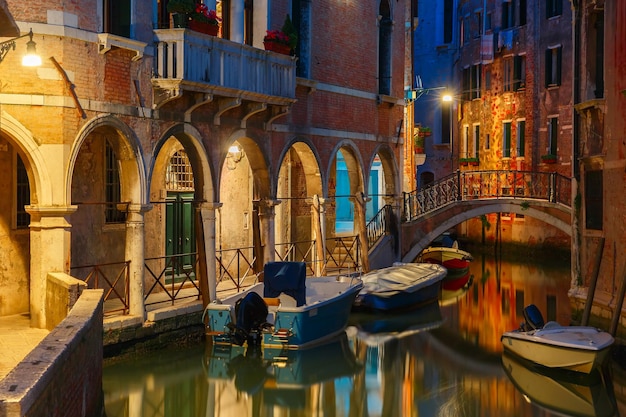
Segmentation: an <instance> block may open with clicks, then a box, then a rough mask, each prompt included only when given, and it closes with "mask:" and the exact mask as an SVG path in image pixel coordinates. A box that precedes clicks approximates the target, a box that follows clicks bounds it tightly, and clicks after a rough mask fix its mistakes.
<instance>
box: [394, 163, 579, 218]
mask: <svg viewBox="0 0 626 417" xmlns="http://www.w3.org/2000/svg"><path fill="white" fill-rule="evenodd" d="M481 199H539V200H545V201H549V202H551V203H555V204H562V205H565V206H567V207H571V178H568V177H565V176H563V175H561V174H557V173H555V172H531V171H463V172H461V171H457V172H456V173H454V174H451V175H448V176H446V177H444V178H442V179H440V180H439V181H437V182H435V183H433V184H429V185H428V186H426V187H424V188H422V189H421V190H415V191H411V192H410V193H404V213H403V220H404V221H413V220H415V219H417V218H418V217H419V216H422V215H424V214H427V213H430V212H433V211H435V210H438V209H440V208H442V207H445V206H447V205H448V204H452V203H455V202H458V201H469V200H481Z"/></svg>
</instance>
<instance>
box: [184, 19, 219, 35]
mask: <svg viewBox="0 0 626 417" xmlns="http://www.w3.org/2000/svg"><path fill="white" fill-rule="evenodd" d="M189 29H191V30H193V31H195V32H200V33H205V34H207V35H211V36H217V33H218V32H219V30H220V26H219V25H214V24H213V23H206V22H198V21H197V20H190V21H189Z"/></svg>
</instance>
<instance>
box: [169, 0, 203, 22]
mask: <svg viewBox="0 0 626 417" xmlns="http://www.w3.org/2000/svg"><path fill="white" fill-rule="evenodd" d="M195 7H196V4H195V2H194V0H169V1H168V2H167V12H168V13H170V14H171V15H172V26H173V27H175V28H186V27H187V23H188V21H189V14H190V13H192V12H193V11H194V8H195Z"/></svg>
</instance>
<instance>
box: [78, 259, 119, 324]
mask: <svg viewBox="0 0 626 417" xmlns="http://www.w3.org/2000/svg"><path fill="white" fill-rule="evenodd" d="M129 265H130V261H126V262H110V263H103V264H97V265H82V266H75V267H72V268H70V273H71V274H72V276H73V277H74V278H77V279H81V280H83V281H85V282H86V283H87V286H88V288H91V289H103V290H104V302H106V301H115V302H109V303H106V304H105V306H108V308H105V310H104V313H105V314H111V313H118V312H121V313H122V314H128V311H129V308H130V303H129V298H128V297H129V287H128V286H129V279H128V278H129V269H128V266H129Z"/></svg>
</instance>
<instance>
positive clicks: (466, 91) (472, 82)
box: [463, 64, 481, 100]
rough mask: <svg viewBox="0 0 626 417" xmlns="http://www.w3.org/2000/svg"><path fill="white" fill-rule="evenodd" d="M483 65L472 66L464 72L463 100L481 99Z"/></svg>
mask: <svg viewBox="0 0 626 417" xmlns="http://www.w3.org/2000/svg"><path fill="white" fill-rule="evenodd" d="M480 75H481V65H480V64H477V65H472V66H470V67H467V68H465V69H464V70H463V99H464V100H474V99H477V98H480Z"/></svg>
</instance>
